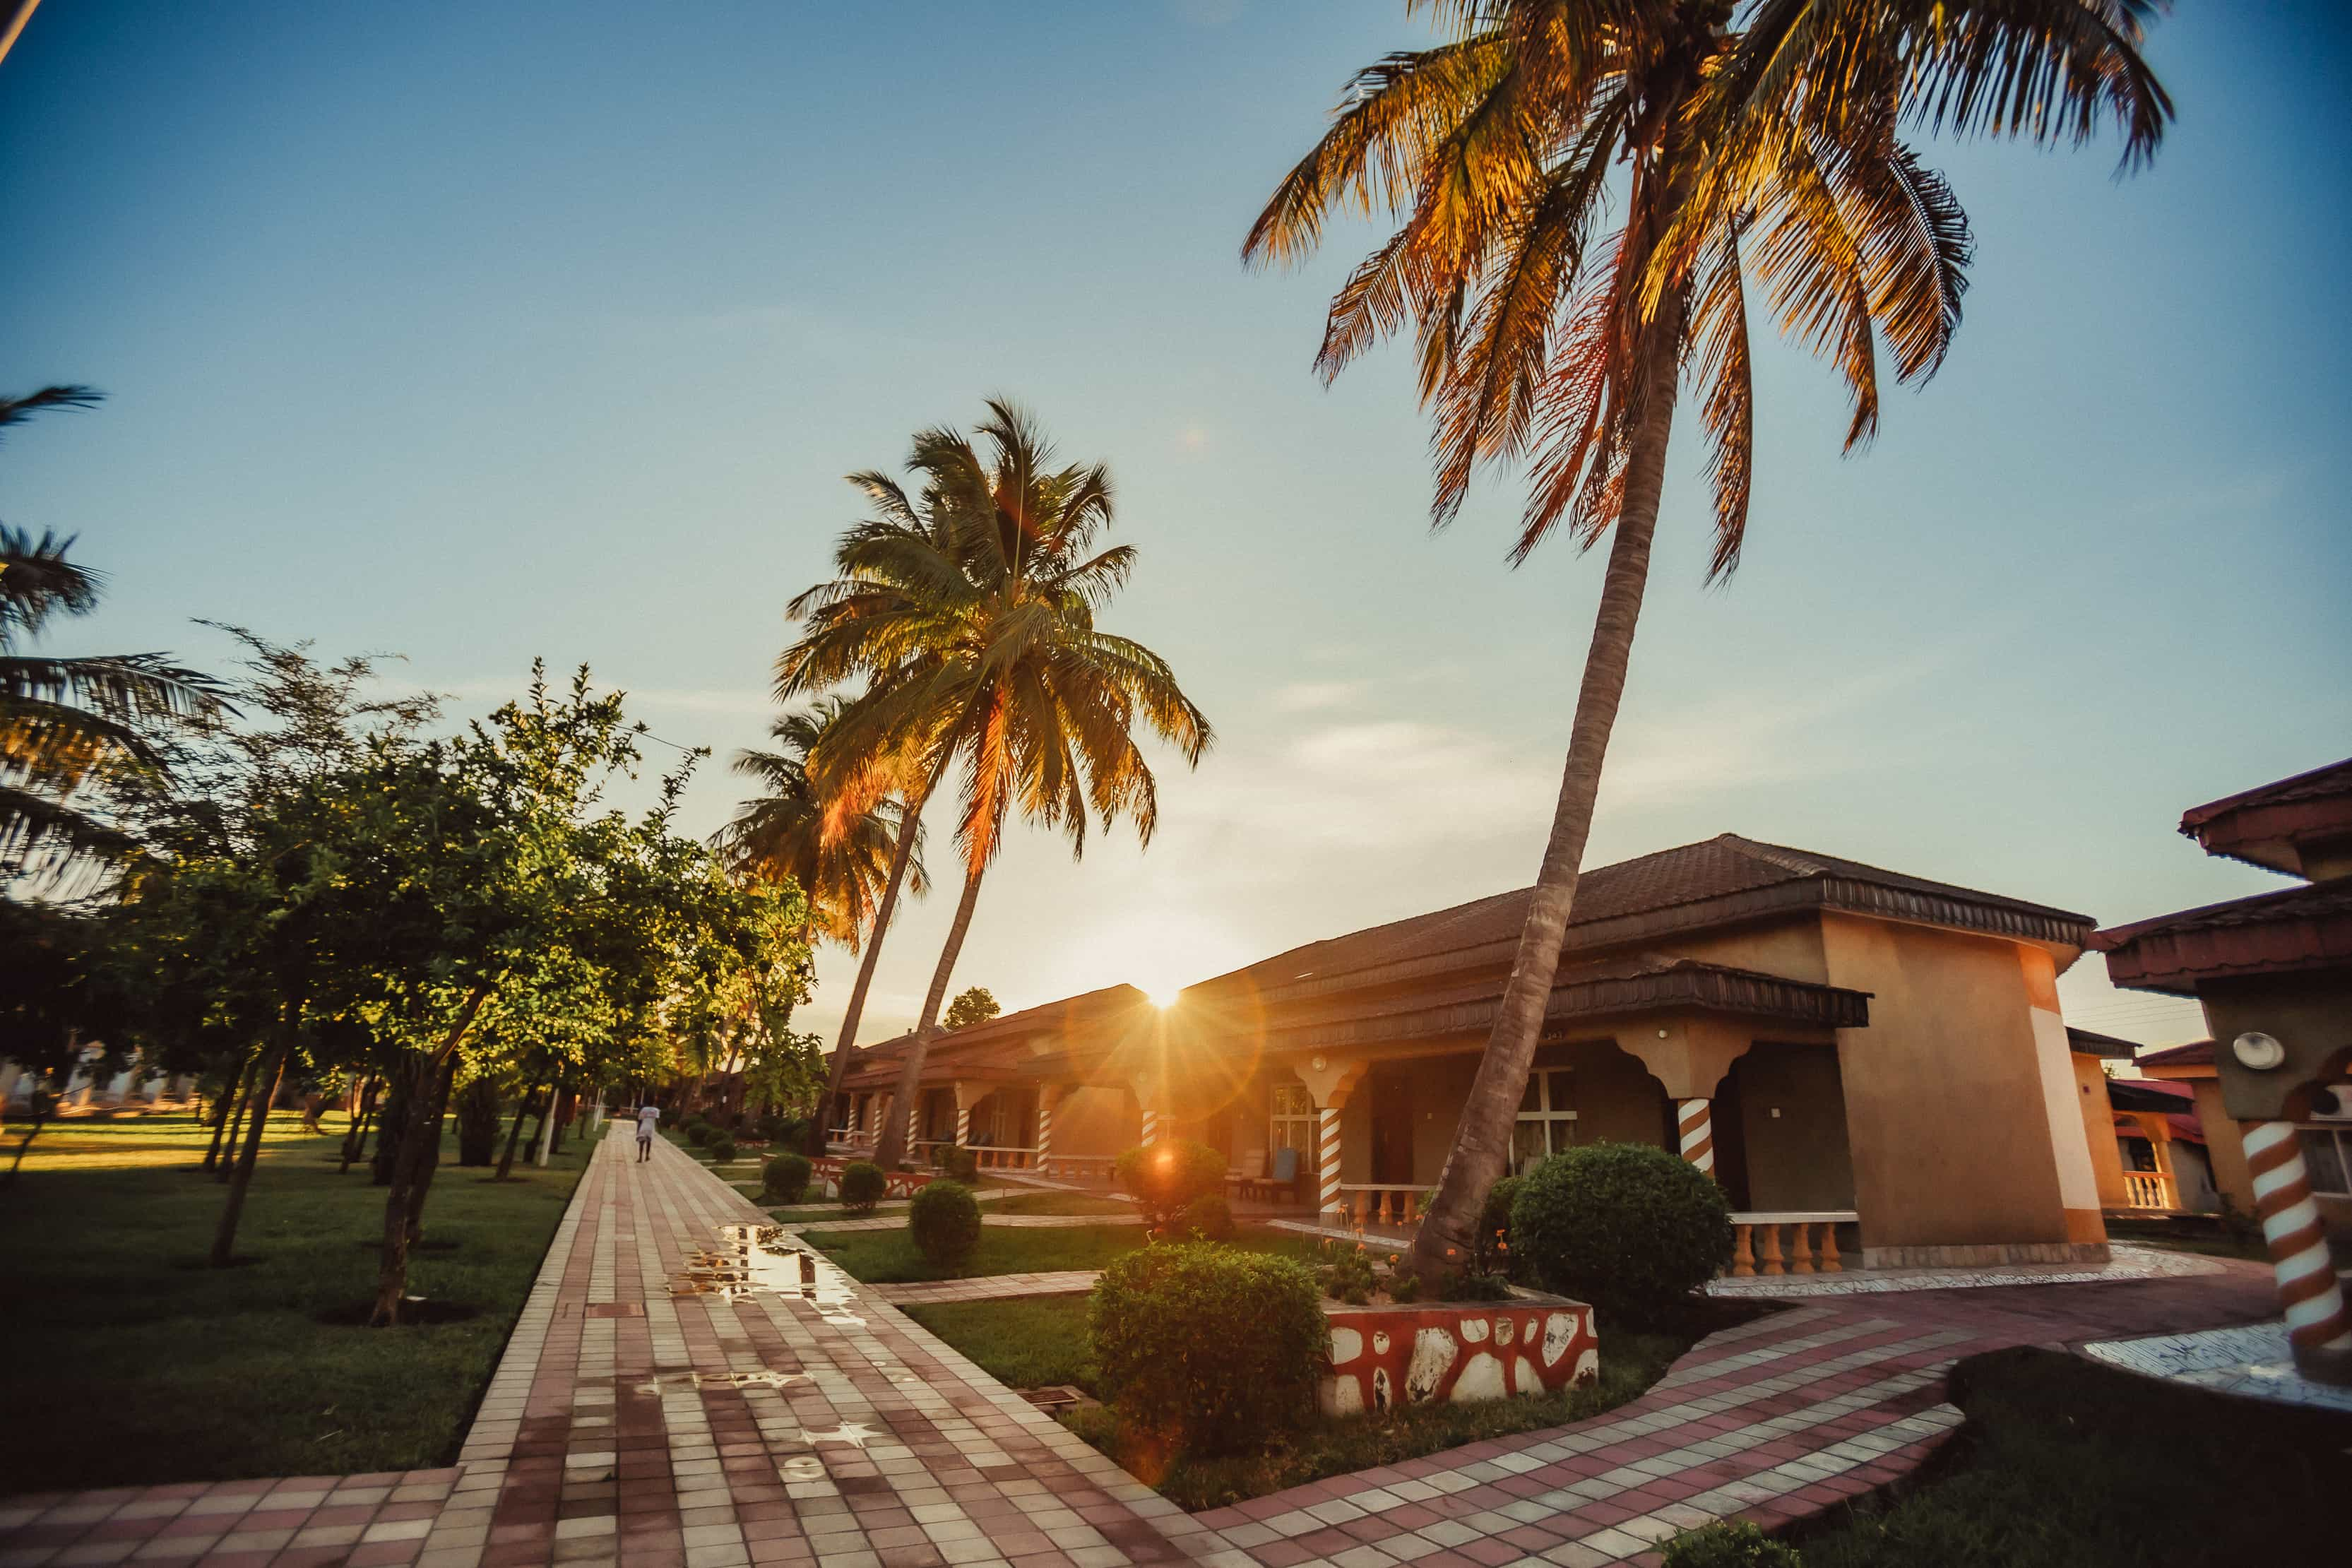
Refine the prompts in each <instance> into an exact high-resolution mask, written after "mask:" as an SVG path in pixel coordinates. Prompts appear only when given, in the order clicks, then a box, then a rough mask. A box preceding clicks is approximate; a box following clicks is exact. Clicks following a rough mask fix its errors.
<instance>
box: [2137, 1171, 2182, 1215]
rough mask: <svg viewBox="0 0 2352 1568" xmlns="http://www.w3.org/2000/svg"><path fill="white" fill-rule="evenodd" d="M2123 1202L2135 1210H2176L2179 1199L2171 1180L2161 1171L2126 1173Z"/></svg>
mask: <svg viewBox="0 0 2352 1568" xmlns="http://www.w3.org/2000/svg"><path fill="white" fill-rule="evenodd" d="M2124 1201H2125V1203H2126V1205H2128V1206H2130V1207H2132V1208H2136V1209H2168V1210H2169V1209H2177V1208H2179V1206H2180V1198H2179V1194H2178V1193H2176V1192H2175V1191H2174V1190H2173V1185H2172V1178H2171V1177H2170V1176H2168V1175H2167V1174H2165V1173H2163V1172H2161V1171H2126V1172H2125V1173H2124Z"/></svg>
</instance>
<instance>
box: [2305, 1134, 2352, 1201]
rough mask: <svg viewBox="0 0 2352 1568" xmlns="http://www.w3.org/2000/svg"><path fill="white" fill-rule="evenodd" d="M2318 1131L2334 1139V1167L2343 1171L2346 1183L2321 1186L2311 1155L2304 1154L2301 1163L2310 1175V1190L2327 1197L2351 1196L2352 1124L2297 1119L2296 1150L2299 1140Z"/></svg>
mask: <svg viewBox="0 0 2352 1568" xmlns="http://www.w3.org/2000/svg"><path fill="white" fill-rule="evenodd" d="M2319 1133H2326V1134H2327V1135H2328V1136H2329V1137H2331V1138H2333V1139H2334V1140H2335V1142H2336V1169H2337V1170H2338V1171H2341V1172H2342V1173H2344V1176H2345V1180H2346V1184H2345V1185H2344V1186H2341V1187H2323V1186H2321V1185H2320V1184H2319V1173H2318V1172H2317V1171H2315V1170H2314V1169H2313V1168H2312V1163H2311V1157H2310V1155H2308V1154H2305V1155H2304V1161H2303V1165H2304V1170H2305V1173H2307V1174H2308V1175H2309V1177H2310V1180H2311V1190H2312V1191H2313V1192H2315V1193H2318V1194H2323V1195H2325V1196H2327V1197H2336V1198H2341V1197H2352V1125H2347V1124H2346V1123H2344V1122H2341V1121H2299V1122H2297V1123H2295V1134H2296V1139H2297V1143H2296V1147H2297V1151H2298V1152H2300V1151H2301V1147H2302V1144H2301V1140H2303V1139H2305V1138H2309V1137H2312V1136H2315V1135H2316V1134H2319Z"/></svg>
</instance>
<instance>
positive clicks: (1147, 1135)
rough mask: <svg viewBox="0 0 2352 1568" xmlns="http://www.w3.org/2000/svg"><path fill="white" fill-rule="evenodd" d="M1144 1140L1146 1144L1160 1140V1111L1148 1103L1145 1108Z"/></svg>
mask: <svg viewBox="0 0 2352 1568" xmlns="http://www.w3.org/2000/svg"><path fill="white" fill-rule="evenodd" d="M1143 1142H1144V1143H1145V1145H1146V1146H1149V1145H1150V1144H1153V1143H1157V1142H1160V1112H1158V1111H1156V1110H1152V1109H1151V1107H1150V1106H1148V1105H1147V1106H1145V1107H1144V1108H1143Z"/></svg>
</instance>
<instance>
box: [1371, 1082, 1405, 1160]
mask: <svg viewBox="0 0 2352 1568" xmlns="http://www.w3.org/2000/svg"><path fill="white" fill-rule="evenodd" d="M1370 1091H1371V1097H1372V1104H1371V1111H1372V1181H1373V1183H1374V1184H1376V1185H1381V1186H1395V1187H1406V1186H1411V1185H1412V1092H1411V1086H1410V1085H1409V1084H1408V1083H1407V1082H1406V1080H1405V1077H1404V1075H1403V1074H1402V1073H1401V1072H1383V1071H1381V1070H1380V1069H1378V1068H1375V1069H1373V1072H1372V1075H1371V1080H1370Z"/></svg>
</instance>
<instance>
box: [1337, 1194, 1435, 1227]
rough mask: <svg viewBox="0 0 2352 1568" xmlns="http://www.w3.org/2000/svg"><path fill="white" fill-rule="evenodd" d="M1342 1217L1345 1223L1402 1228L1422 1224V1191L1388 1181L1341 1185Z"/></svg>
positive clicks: (1340, 1208)
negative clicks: (1350, 1221)
mask: <svg viewBox="0 0 2352 1568" xmlns="http://www.w3.org/2000/svg"><path fill="white" fill-rule="evenodd" d="M1339 1193H1340V1197H1339V1211H1338V1212H1339V1215H1340V1217H1341V1221H1342V1223H1346V1222H1348V1221H1349V1220H1352V1221H1353V1222H1354V1223H1355V1224H1357V1225H1360V1226H1363V1225H1378V1226H1390V1227H1391V1228H1396V1229H1402V1228H1404V1227H1405V1226H1415V1225H1419V1224H1420V1223H1421V1189H1420V1188H1419V1187H1416V1186H1411V1185H1402V1184H1390V1183H1384V1182H1342V1183H1340V1184H1339Z"/></svg>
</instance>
